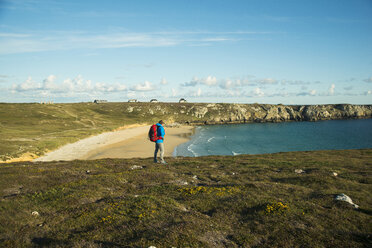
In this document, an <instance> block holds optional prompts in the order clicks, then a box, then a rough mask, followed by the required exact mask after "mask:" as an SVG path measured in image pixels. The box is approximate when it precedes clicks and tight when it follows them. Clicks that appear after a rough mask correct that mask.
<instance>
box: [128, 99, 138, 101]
mask: <svg viewBox="0 0 372 248" xmlns="http://www.w3.org/2000/svg"><path fill="white" fill-rule="evenodd" d="M128 102H137V99H129V100H128Z"/></svg>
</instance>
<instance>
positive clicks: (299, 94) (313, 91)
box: [295, 90, 317, 96]
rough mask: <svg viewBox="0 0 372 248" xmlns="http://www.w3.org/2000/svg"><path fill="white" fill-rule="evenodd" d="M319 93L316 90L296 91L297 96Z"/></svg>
mask: <svg viewBox="0 0 372 248" xmlns="http://www.w3.org/2000/svg"><path fill="white" fill-rule="evenodd" d="M316 93H317V91H316V90H310V91H304V92H299V93H296V94H295V96H315V95H316Z"/></svg>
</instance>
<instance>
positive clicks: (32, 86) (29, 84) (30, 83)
mask: <svg viewBox="0 0 372 248" xmlns="http://www.w3.org/2000/svg"><path fill="white" fill-rule="evenodd" d="M39 89H41V84H40V83H37V82H35V81H34V80H33V79H32V77H31V76H29V77H28V78H27V80H26V81H25V82H23V83H21V84H13V87H12V91H13V92H23V91H34V90H39Z"/></svg>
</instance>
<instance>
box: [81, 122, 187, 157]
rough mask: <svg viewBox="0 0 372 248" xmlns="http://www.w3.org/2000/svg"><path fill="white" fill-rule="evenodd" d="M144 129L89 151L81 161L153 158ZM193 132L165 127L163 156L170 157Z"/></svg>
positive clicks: (180, 127) (150, 145) (151, 144)
mask: <svg viewBox="0 0 372 248" xmlns="http://www.w3.org/2000/svg"><path fill="white" fill-rule="evenodd" d="M146 128H147V129H146V132H144V133H143V134H141V135H138V136H135V137H132V138H129V139H124V140H122V141H120V142H117V143H114V144H111V145H107V146H105V147H102V148H97V149H94V150H91V151H90V152H89V153H87V154H86V155H85V156H83V157H81V159H83V160H93V159H102V158H148V157H153V156H154V146H155V143H154V142H150V141H149V140H148V138H147V132H148V127H147V126H146ZM193 130H194V127H192V126H179V127H165V140H164V148H165V152H164V156H165V157H171V156H172V155H173V151H174V149H175V148H176V147H177V146H178V145H180V144H182V143H185V142H187V141H189V140H190V139H189V137H190V136H191V135H192V134H193Z"/></svg>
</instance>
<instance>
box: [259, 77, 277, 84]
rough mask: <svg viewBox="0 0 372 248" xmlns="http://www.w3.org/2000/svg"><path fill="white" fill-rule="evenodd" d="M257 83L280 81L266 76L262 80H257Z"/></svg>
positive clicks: (275, 82)
mask: <svg viewBox="0 0 372 248" xmlns="http://www.w3.org/2000/svg"><path fill="white" fill-rule="evenodd" d="M256 82H257V83H259V84H277V83H278V81H277V80H275V79H272V78H264V79H260V80H256Z"/></svg>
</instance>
